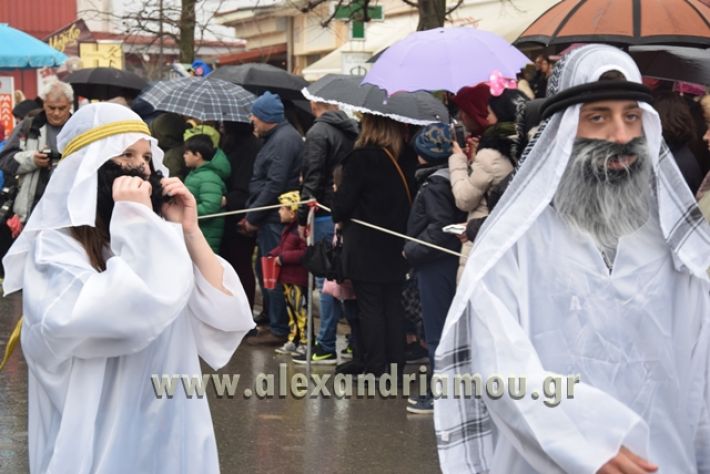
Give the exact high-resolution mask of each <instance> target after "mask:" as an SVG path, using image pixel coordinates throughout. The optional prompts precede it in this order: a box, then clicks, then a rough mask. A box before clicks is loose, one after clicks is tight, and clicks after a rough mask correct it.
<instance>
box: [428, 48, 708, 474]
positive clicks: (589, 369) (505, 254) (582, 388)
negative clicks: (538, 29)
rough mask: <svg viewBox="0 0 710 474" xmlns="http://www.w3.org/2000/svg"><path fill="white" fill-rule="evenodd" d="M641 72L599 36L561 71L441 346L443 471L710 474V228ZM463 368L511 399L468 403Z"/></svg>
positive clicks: (476, 253)
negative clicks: (461, 382)
mask: <svg viewBox="0 0 710 474" xmlns="http://www.w3.org/2000/svg"><path fill="white" fill-rule="evenodd" d="M640 82H641V77H640V74H639V71H638V69H637V67H636V65H635V64H634V62H633V61H632V59H631V58H630V57H629V56H628V55H627V54H626V53H623V52H621V51H619V50H617V49H615V48H613V47H610V46H602V45H591V46H585V47H582V48H579V49H576V50H574V51H572V52H570V53H569V54H567V55H565V56H564V57H563V59H561V61H560V64H558V65H557V66H556V70H555V73H554V74H553V76H552V77H550V84H549V90H548V92H549V93H548V97H550V96H551V97H550V98H548V100H547V102H546V104H545V110H544V111H543V116H544V117H545V120H544V121H543V123H542V124H541V127H540V130H539V131H538V133H537V135H536V137H535V139H534V141H533V144H532V145H531V146H530V147H529V148H528V149H527V150H526V156H525V157H524V158H525V161H524V163H523V165H522V166H521V168H520V169H519V171H518V173H517V175H516V176H515V178H514V180H513V181H512V183H511V186H510V188H509V189H508V190H507V191H506V193H505V195H504V196H503V198H502V199H501V201H500V202H499V203H498V205H497V207H496V208H495V211H494V212H493V214H492V215H491V216H490V217H489V218H488V220H487V222H486V224H485V226H484V228H483V229H482V231H481V234H480V235H479V239H480V240H479V241H477V244H476V246H474V249H473V253H472V256H471V257H470V259H469V261H468V265H467V267H466V270H465V272H464V274H463V279H462V282H461V285H460V287H459V290H458V292H457V295H456V298H455V299H454V302H453V303H452V306H451V309H450V312H449V314H448V318H447V321H446V326H445V328H444V333H443V336H442V339H441V343H440V345H439V348H438V350H437V363H436V365H437V376H438V377H440V380H442V387H443V386H444V385H445V386H446V387H447V388H448V393H447V395H446V396H445V397H444V396H442V398H440V399H438V400H436V401H435V412H434V415H435V424H436V433H437V441H438V447H439V457H440V462H441V467H442V469H443V471H444V472H447V473H449V472H451V473H461V472H490V473H504V474H516V473H525V474H527V473H532V472H539V473H545V474H549V473H562V472H567V473H575V474H576V473H590V474H591V473H596V472H599V473H602V474H611V473H614V474H619V473H635V474H636V473H646V472H656V471H658V472H664V473H681V472H682V473H691V472H692V473H695V472H703V473H707V472H710V415H709V413H710V387H709V384H708V377H709V373H710V372H709V365H710V352H709V346H710V320H709V318H710V284H709V282H708V276H707V274H706V273H705V270H706V269H707V268H708V266H709V265H710V229H708V225H707V223H705V222H704V221H703V219H702V217H701V215H700V211H699V210H698V207H697V205H696V203H695V200H694V199H693V196H692V195H691V193H690V191H689V190H688V187H687V186H686V185H685V183H684V182H683V178H682V176H681V174H680V172H679V171H678V168H677V167H676V165H675V163H674V160H673V159H672V157H671V155H670V153H669V152H668V149H667V147H666V146H665V144H663V143H662V139H661V136H662V134H661V126H660V121H659V118H658V115H657V114H656V113H655V112H654V110H653V109H652V108H651V107H650V106H649V105H648V103H647V102H648V101H649V100H650V95H649V93H648V91H647V90H646V89H645V88H644V87H642V86H641V84H640ZM465 374H480V376H481V378H482V380H483V382H486V381H488V380H490V378H491V377H492V376H494V375H498V376H501V377H502V378H503V383H502V385H503V386H504V388H505V389H506V392H505V394H504V395H503V396H502V397H500V398H499V397H498V395H499V394H498V393H496V390H495V388H497V387H494V389H493V390H492V392H493V395H494V396H493V397H491V396H488V394H487V393H486V392H487V390H484V391H483V392H484V393H483V396H482V399H481V400H479V399H476V397H475V396H473V397H468V398H467V397H466V396H465V395H469V394H466V393H463V392H461V391H460V392H459V395H460V396H459V397H458V398H457V397H455V396H454V394H453V385H454V383H455V380H454V377H455V375H458V376H459V379H460V377H461V376H462V375H465ZM567 376H571V378H570V379H568V378H567ZM508 377H519V378H524V379H525V381H526V389H525V392H526V393H525V395H524V396H522V397H520V393H519V390H518V389H519V388H520V385H519V380H516V382H515V385H516V386H515V387H512V386H511V384H510V383H509V381H508ZM546 378H547V382H546ZM494 380H495V379H494ZM551 381H552V383H553V384H555V385H557V387H554V388H558V389H561V390H562V393H563V394H565V395H567V394H573V398H562V399H559V398H556V399H554V400H553V401H551V399H550V395H552V393H551V391H550V388H551V383H550V382H551ZM559 382H566V383H565V384H564V385H562V386H559ZM511 389H514V390H513V392H514V393H515V396H511V395H510V390H511ZM546 389H547V390H546ZM570 389H571V391H570ZM440 391H441V390H439V392H440ZM543 393H544V394H545V396H544V397H545V398H543ZM536 395H537V397H536ZM555 395H560V393H559V392H556V393H555ZM538 397H539V398H538ZM545 401H547V402H548V403H544V402H545ZM550 405H552V406H550Z"/></svg>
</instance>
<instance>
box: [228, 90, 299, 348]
mask: <svg viewBox="0 0 710 474" xmlns="http://www.w3.org/2000/svg"><path fill="white" fill-rule="evenodd" d="M250 118H251V121H252V124H253V125H254V131H255V132H256V134H257V135H258V136H259V137H261V138H262V139H263V140H264V144H263V146H262V147H261V149H260V150H259V153H258V154H257V155H256V160H255V162H254V172H253V174H252V178H251V181H250V183H249V199H248V200H247V207H248V208H250V209H254V208H258V207H263V206H270V205H274V204H278V202H279V201H278V197H279V196H280V195H281V194H283V193H285V192H286V191H293V190H296V189H298V172H299V170H300V168H301V152H302V150H303V139H302V138H301V136H300V135H299V134H298V132H297V131H296V129H295V128H293V126H292V125H291V124H289V123H288V122H287V121H286V117H285V116H284V106H283V103H282V102H281V99H280V98H279V96H278V95H276V94H272V93H270V92H268V91H267V92H264V94H262V95H261V96H260V97H259V98H258V99H257V100H256V101H255V102H254V105H252V109H251V117H250ZM239 226H240V228H241V229H242V232H243V233H245V234H251V235H253V234H254V233H256V243H257V246H258V248H259V253H260V254H261V255H267V254H268V253H269V252H270V251H271V250H273V249H274V248H275V247H276V246H277V245H278V243H279V239H280V238H281V230H282V227H283V226H282V224H281V222H280V220H279V213H278V210H269V211H251V212H249V213H248V214H247V216H246V217H245V218H244V219H242V220H241V221H240V222H239ZM262 288H263V286H262ZM264 296H265V299H267V300H268V312H269V324H270V327H271V331H270V332H265V333H263V334H260V335H258V336H254V337H252V338H250V339H249V340H248V343H251V344H270V345H279V344H283V343H284V342H286V337H287V335H288V316H287V315H286V303H285V301H284V296H283V289H282V288H281V285H280V284H277V285H276V288H274V289H273V290H264Z"/></svg>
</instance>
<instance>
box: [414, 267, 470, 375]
mask: <svg viewBox="0 0 710 474" xmlns="http://www.w3.org/2000/svg"><path fill="white" fill-rule="evenodd" d="M458 266H459V259H458V257H449V256H446V257H442V258H441V259H439V260H436V261H434V262H431V263H428V264H426V265H421V266H419V267H417V268H416V272H417V281H418V285H419V298H420V300H421V303H422V320H423V322H424V336H425V339H426V344H427V348H428V350H429V360H430V362H431V368H432V372H433V369H434V353H435V352H436V348H437V346H438V345H439V340H440V339H441V333H442V331H443V330H444V323H445V322H446V314H447V313H448V312H449V306H451V302H452V301H453V299H454V294H455V293H456V271H457V270H458Z"/></svg>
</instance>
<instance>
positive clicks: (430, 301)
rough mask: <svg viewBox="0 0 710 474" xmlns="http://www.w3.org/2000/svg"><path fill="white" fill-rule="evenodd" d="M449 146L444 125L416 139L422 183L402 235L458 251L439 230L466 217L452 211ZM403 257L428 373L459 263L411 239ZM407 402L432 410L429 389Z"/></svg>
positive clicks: (412, 407) (409, 406)
mask: <svg viewBox="0 0 710 474" xmlns="http://www.w3.org/2000/svg"><path fill="white" fill-rule="evenodd" d="M451 145H452V144H451V133H450V131H449V127H448V126H447V125H444V124H443V123H436V124H432V125H428V126H426V127H424V128H423V129H422V130H421V131H420V132H419V133H418V134H417V135H416V137H415V140H414V149H415V150H416V152H417V156H418V159H419V165H420V168H419V169H418V170H417V173H416V175H415V177H416V180H417V183H423V184H421V187H420V188H419V191H418V192H417V196H416V198H415V199H414V204H412V211H411V212H410V214H409V220H408V221H407V235H409V236H411V237H416V238H417V239H419V240H423V241H425V242H430V243H432V244H435V245H438V246H440V247H444V248H447V249H450V250H453V251H455V252H460V251H461V242H460V241H459V239H458V237H456V236H455V235H452V234H447V233H444V231H443V230H442V228H443V227H445V226H447V225H449V224H454V223H457V222H465V221H466V213H464V212H461V211H460V210H459V209H457V208H456V201H455V200H454V195H453V193H452V191H451V181H450V178H449V168H448V158H449V156H450V155H451ZM404 256H405V257H406V259H407V261H408V262H409V263H410V265H411V266H412V268H413V269H414V271H415V272H416V274H417V284H418V286H419V296H420V298H421V304H422V320H423V322H424V336H425V338H426V342H427V350H428V352H429V361H430V363H431V365H430V367H431V368H432V371H433V368H434V352H435V351H436V346H437V345H438V343H439V339H440V338H441V332H442V331H443V329H444V321H445V320H446V314H447V313H448V311H449V306H450V305H451V301H452V300H453V298H454V293H456V270H457V269H458V260H459V259H458V257H456V256H454V255H450V254H447V253H444V252H441V251H440V250H436V249H433V248H431V247H425V246H423V245H420V244H417V243H415V242H411V241H407V243H406V244H405V245H404ZM421 391H422V389H421V387H420V392H421ZM408 402H409V403H408V404H407V411H408V412H410V413H422V414H424V413H426V414H429V413H433V412H434V399H433V397H432V394H431V391H430V389H429V388H428V389H427V393H426V394H420V396H416V395H415V396H412V397H410V399H409V400H408Z"/></svg>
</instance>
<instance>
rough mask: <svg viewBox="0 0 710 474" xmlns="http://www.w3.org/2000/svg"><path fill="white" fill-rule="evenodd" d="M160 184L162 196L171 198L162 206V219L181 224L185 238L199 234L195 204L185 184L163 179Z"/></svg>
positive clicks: (174, 179)
mask: <svg viewBox="0 0 710 474" xmlns="http://www.w3.org/2000/svg"><path fill="white" fill-rule="evenodd" d="M160 184H161V185H162V186H163V196H168V197H171V198H172V199H170V200H169V201H168V202H166V203H164V204H163V208H162V212H163V217H165V219H166V220H168V221H170V222H176V223H178V224H181V225H182V231H183V233H184V234H185V235H186V236H188V235H191V234H193V233H195V232H199V230H200V228H199V226H198V225H197V202H196V201H195V197H194V196H193V195H192V193H190V191H188V189H187V188H186V187H185V184H183V182H182V181H180V179H179V178H164V179H163V180H161V181H160Z"/></svg>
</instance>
